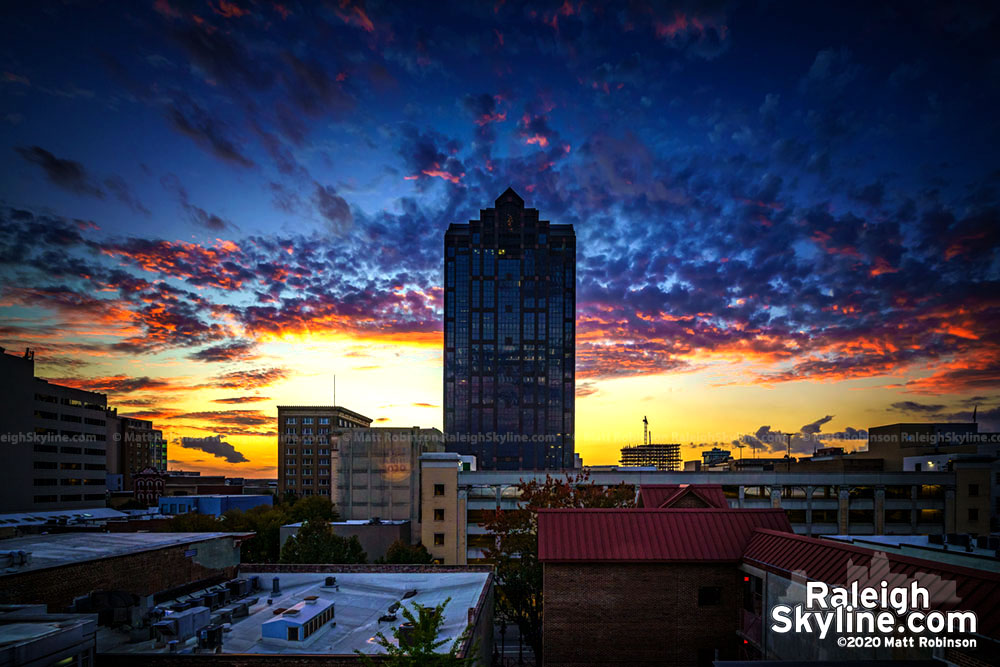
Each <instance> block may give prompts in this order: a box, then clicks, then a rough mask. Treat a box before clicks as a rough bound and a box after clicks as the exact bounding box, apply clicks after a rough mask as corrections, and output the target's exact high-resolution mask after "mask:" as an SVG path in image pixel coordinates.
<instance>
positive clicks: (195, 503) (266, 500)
mask: <svg viewBox="0 0 1000 667" xmlns="http://www.w3.org/2000/svg"><path fill="white" fill-rule="evenodd" d="M273 501H274V498H273V497H272V496H270V495H266V496H245V495H242V494H240V495H228V496H221V495H220V496H163V497H161V498H160V499H159V504H160V514H167V515H171V514H189V513H192V512H193V513H195V514H209V515H212V516H222V515H223V514H225V513H226V512H228V511H229V510H241V511H243V512H245V511H247V510H249V509H253V508H254V507H259V506H261V505H267V506H270V505H271V504H273Z"/></svg>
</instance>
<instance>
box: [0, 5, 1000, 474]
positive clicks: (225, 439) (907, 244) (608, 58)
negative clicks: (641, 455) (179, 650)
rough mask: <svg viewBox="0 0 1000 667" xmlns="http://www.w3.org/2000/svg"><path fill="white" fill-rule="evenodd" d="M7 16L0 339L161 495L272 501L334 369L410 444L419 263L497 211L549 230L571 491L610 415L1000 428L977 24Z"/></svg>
mask: <svg viewBox="0 0 1000 667" xmlns="http://www.w3.org/2000/svg"><path fill="white" fill-rule="evenodd" d="M8 14H9V16H8V17H7V21H6V24H7V25H6V26H5V28H6V30H5V33H7V36H8V39H7V40H6V48H4V49H3V50H0V58H2V62H0V73H2V74H0V143H2V146H0V169H3V173H4V175H5V178H4V180H3V184H2V186H0V221H2V228H0V229H2V231H0V282H2V285H0V346H3V347H4V348H6V349H7V350H8V352H12V353H14V354H20V351H21V350H23V349H24V348H26V347H30V348H32V349H33V350H35V351H36V354H37V356H36V360H35V363H36V375H37V376H38V377H41V378H45V379H48V380H49V381H51V382H54V383H57V384H65V385H69V386H75V387H80V388H83V389H89V390H92V391H97V392H100V393H105V394H107V396H108V404H109V407H115V408H118V410H119V414H121V415H126V416H135V417H138V418H141V419H149V420H151V421H152V422H153V424H154V428H157V429H162V430H163V432H164V436H165V437H166V438H167V440H168V442H169V450H168V455H169V459H170V460H169V467H170V468H171V469H183V470H197V471H202V472H203V473H206V474H227V475H231V476H236V477H277V470H276V463H277V451H278V447H277V406H278V405H279V404H280V405H310V404H316V405H333V403H334V396H333V394H334V376H336V384H337V387H336V392H337V400H336V402H337V404H338V405H340V406H343V407H345V408H347V409H350V410H352V411H354V412H357V413H360V414H362V415H366V416H368V417H370V418H372V419H373V420H374V421H373V423H372V426H395V427H409V426H414V425H417V426H421V427H427V428H438V429H442V428H443V424H442V421H443V420H442V409H443V400H442V384H443V381H442V356H443V355H442V345H443V290H442V273H443V262H444V253H443V248H444V233H445V230H446V229H447V227H448V225H449V224H451V223H464V222H468V221H469V220H471V219H474V218H477V217H478V216H479V211H480V210H481V209H484V208H487V207H491V206H493V202H494V200H495V199H496V198H497V197H498V196H500V194H501V193H502V192H504V191H505V190H506V189H507V188H508V187H512V188H513V189H514V190H515V191H517V192H518V193H519V195H520V196H521V197H522V198H523V199H524V200H525V206H527V207H530V208H535V209H537V210H538V212H539V216H540V218H541V219H543V220H548V221H550V222H551V223H553V224H571V225H573V227H574V229H575V232H576V236H577V282H576V304H577V310H576V336H577V341H576V354H577V358H576V375H577V380H576V452H577V453H578V454H580V456H581V457H582V458H583V460H584V463H585V464H587V465H602V464H612V463H617V462H618V457H619V449H620V448H621V447H624V446H626V445H635V444H639V443H641V442H642V438H643V431H642V420H643V418H644V417H648V418H649V430H650V431H651V433H652V439H653V440H654V441H655V442H657V443H680V444H681V445H682V460H692V459H698V458H700V452H701V450H702V449H711V448H712V447H715V446H718V447H721V448H723V449H730V450H731V451H732V454H733V456H734V457H739V455H740V452H739V451H738V450H737V447H736V445H735V443H734V441H740V442H742V443H744V444H745V445H746V447H747V449H746V451H745V452H743V454H744V455H749V454H750V447H751V446H758V443H760V444H768V442H769V440H768V439H769V438H771V437H772V436H773V437H774V438H775V439H776V440H777V441H780V442H781V443H782V444H780V445H775V444H773V443H771V446H770V447H769V448H768V453H769V454H770V455H773V456H781V455H783V454H784V451H785V447H784V444H783V442H784V441H783V439H782V438H783V434H793V435H795V436H796V438H795V440H794V441H793V452H792V453H793V456H794V455H795V454H796V453H799V454H802V453H805V454H809V453H811V451H812V446H813V444H812V441H811V440H810V437H809V436H818V437H820V438H822V439H824V442H825V443H826V445H827V446H843V445H844V443H847V446H848V448H849V449H854V448H856V447H858V446H860V443H863V442H864V438H863V437H861V435H862V432H864V431H866V430H867V429H868V428H870V427H872V426H878V425H882V424H891V423H898V422H909V423H912V422H931V421H958V422H970V421H972V416H973V410H976V417H977V421H978V423H979V424H980V429H981V430H987V431H989V430H992V431H1000V393H998V392H997V386H998V384H1000V261H998V253H997V248H998V245H1000V164H997V160H996V157H995V155H994V154H993V147H995V146H996V145H998V143H1000V142H998V140H1000V123H997V121H996V119H995V118H993V117H992V114H991V113H990V112H989V109H991V108H996V107H997V102H998V101H1000V83H998V82H1000V77H997V76H996V73H997V71H998V69H997V68H998V67H1000V61H998V60H997V58H996V55H995V51H996V49H995V46H993V41H992V39H993V36H994V35H995V32H996V30H995V29H996V26H997V24H998V21H1000V10H998V9H997V8H995V7H990V6H987V5H984V6H982V7H977V6H975V5H956V6H950V7H946V6H937V7H909V6H903V7H899V6H891V5H887V6H877V7H870V6H867V5H864V4H861V3H858V4H848V5H839V6H837V7H822V6H801V5H798V4H787V5H778V6H772V7H765V8H761V7H757V6H743V5H730V4H729V3H686V2H685V3H679V4H677V5H671V6H665V5H664V6H660V5H651V6H643V5H641V4H636V3H622V4H614V3H612V4H603V3H601V4H591V3H587V2H569V1H560V2H553V3H541V4H530V5H529V4H523V3H515V2H511V3H507V2H503V1H502V0H501V1H500V2H497V3H491V4H489V5H478V4H476V5H471V6H470V5H466V4H462V3H456V4H455V5H453V6H451V7H450V11H447V12H446V11H444V10H442V11H441V12H426V11H423V10H421V8H419V7H416V6H392V5H388V6H383V5H378V4H372V3H368V4H365V3H362V2H353V1H352V0H344V2H340V3H336V4H330V5H311V4H308V3H307V4H300V3H295V2H291V3H271V4H264V3H256V2H254V3H250V2H244V1H242V0H234V1H233V2H219V3H215V2H207V1H201V0H199V1H197V2H177V1H176V0H156V1H155V2H153V1H150V2H146V3H143V4H142V5H134V6H129V7H127V8H124V9H123V8H121V7H116V6H97V7H84V6H79V7H77V6H54V5H53V6H48V7H40V6H18V7H13V8H11V9H10V11H9V12H8ZM887 25H892V26H895V30H893V31H891V32H890V31H887V30H886V28H885V26H887ZM928 45H931V46H930V47H928ZM929 48H930V50H928V49H929ZM838 434H839V435H841V436H844V437H847V438H848V439H846V440H844V439H839V440H838V439H837V437H836V436H837V435H838ZM851 443H855V444H853V445H852V444H851Z"/></svg>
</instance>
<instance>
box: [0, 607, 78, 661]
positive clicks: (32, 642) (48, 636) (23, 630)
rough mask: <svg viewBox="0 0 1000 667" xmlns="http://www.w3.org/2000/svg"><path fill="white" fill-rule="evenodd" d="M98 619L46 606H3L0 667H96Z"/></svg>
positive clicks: (0, 618)
mask: <svg viewBox="0 0 1000 667" xmlns="http://www.w3.org/2000/svg"><path fill="white" fill-rule="evenodd" d="M96 632H97V618H96V617H95V616H94V615H92V614H58V613H54V614H50V613H49V612H47V611H46V609H45V605H44V604H35V605H0V667H51V666H52V665H81V666H82V665H93V664H94V655H95V646H96V641H95V635H96Z"/></svg>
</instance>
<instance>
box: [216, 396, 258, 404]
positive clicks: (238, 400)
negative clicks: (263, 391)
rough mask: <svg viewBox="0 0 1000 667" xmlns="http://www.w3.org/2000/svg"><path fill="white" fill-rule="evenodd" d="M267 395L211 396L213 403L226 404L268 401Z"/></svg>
mask: <svg viewBox="0 0 1000 667" xmlns="http://www.w3.org/2000/svg"><path fill="white" fill-rule="evenodd" d="M270 400H271V399H270V397H268V396H228V397H226V398H213V399H212V402H213V403H227V404H240V403H260V402H262V401H270Z"/></svg>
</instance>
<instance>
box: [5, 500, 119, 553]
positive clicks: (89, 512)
mask: <svg viewBox="0 0 1000 667" xmlns="http://www.w3.org/2000/svg"><path fill="white" fill-rule="evenodd" d="M124 518H126V515H125V513H124V512H119V511H118V510H113V509H111V508H108V507H92V508H89V509H74V510H46V511H44V512H14V513H12V514H0V527H4V526H14V527H17V526H44V525H45V524H46V523H48V522H50V521H55V522H61V521H66V522H67V523H75V522H77V521H81V522H86V521H106V520H108V519H124ZM4 544H5V543H4ZM3 550H4V549H0V551H3Z"/></svg>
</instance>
